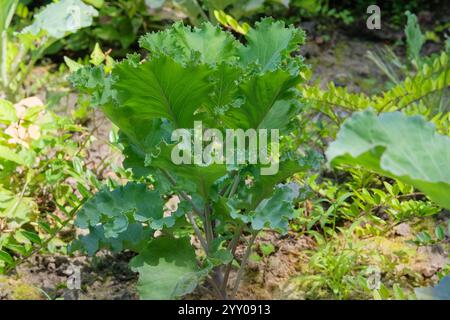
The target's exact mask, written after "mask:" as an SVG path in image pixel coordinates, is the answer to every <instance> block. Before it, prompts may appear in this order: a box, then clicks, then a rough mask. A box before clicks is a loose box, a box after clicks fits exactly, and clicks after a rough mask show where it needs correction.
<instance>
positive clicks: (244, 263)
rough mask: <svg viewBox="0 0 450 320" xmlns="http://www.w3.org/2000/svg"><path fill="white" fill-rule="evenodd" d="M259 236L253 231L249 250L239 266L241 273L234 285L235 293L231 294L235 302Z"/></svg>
mask: <svg viewBox="0 0 450 320" xmlns="http://www.w3.org/2000/svg"><path fill="white" fill-rule="evenodd" d="M257 235H258V231H253V234H252V237H251V239H250V241H249V243H248V246H247V250H246V251H245V254H244V257H243V258H242V261H241V265H240V266H239V271H238V274H237V277H236V281H235V283H234V289H233V293H232V294H231V300H234V298H235V297H236V293H237V291H238V289H239V284H240V283H241V280H242V276H243V275H244V271H245V266H246V265H247V262H248V258H249V257H250V254H251V253H252V246H253V243H255V240H256V237H257Z"/></svg>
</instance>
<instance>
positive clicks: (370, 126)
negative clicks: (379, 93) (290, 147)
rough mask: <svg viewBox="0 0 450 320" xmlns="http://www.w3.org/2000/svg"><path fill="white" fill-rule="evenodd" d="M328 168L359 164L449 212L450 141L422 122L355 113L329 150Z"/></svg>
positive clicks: (394, 115)
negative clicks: (426, 196)
mask: <svg viewBox="0 0 450 320" xmlns="http://www.w3.org/2000/svg"><path fill="white" fill-rule="evenodd" d="M327 158H328V160H329V162H330V163H331V164H332V165H340V164H346V165H351V166H355V165H361V166H363V167H365V168H367V169H369V170H373V171H375V172H378V173H380V174H383V175H386V176H389V177H392V178H395V179H398V180H400V181H402V182H404V183H408V184H411V185H413V186H415V187H416V188H418V189H420V190H422V191H423V192H424V193H426V194H427V195H428V196H429V197H430V198H431V199H432V200H433V201H435V202H436V203H438V204H439V205H441V206H443V207H445V208H447V209H450V197H449V196H448V195H449V194H450V166H449V165H448V163H450V138H449V137H446V136H442V135H439V134H437V133H436V131H435V128H434V125H432V124H431V123H427V122H426V121H425V120H424V119H423V118H422V117H420V116H414V117H407V116H405V115H403V114H402V113H400V112H394V113H385V114H382V115H380V116H376V115H375V113H374V112H373V111H372V110H366V111H364V112H360V113H356V114H354V115H353V116H352V118H350V119H348V120H347V121H346V122H345V123H344V125H343V126H342V128H341V130H340V132H339V133H338V136H337V140H336V141H335V142H333V143H332V144H331V145H330V147H329V148H328V150H327Z"/></svg>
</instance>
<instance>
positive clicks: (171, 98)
mask: <svg viewBox="0 0 450 320" xmlns="http://www.w3.org/2000/svg"><path fill="white" fill-rule="evenodd" d="M209 75H210V71H209V70H208V69H207V68H206V67H203V66H189V67H183V66H182V65H180V64H179V63H177V62H175V61H174V60H173V59H172V58H169V57H166V56H161V57H159V58H155V59H152V60H151V61H147V62H144V63H142V64H140V65H137V66H136V65H133V64H131V63H129V62H127V61H126V62H122V63H120V64H118V65H117V66H116V67H115V68H114V70H113V76H115V77H117V80H116V81H115V83H114V84H113V88H114V89H116V90H117V92H118V99H119V101H120V104H121V108H128V111H129V114H131V115H132V116H133V117H136V118H140V119H142V120H153V119H158V118H166V119H168V120H170V121H172V122H173V124H174V126H175V127H176V128H192V127H193V123H194V114H195V111H196V110H197V109H199V108H200V107H201V106H202V104H204V103H205V101H206V99H207V97H208V93H209V92H210V90H211V85H210V83H209V81H208V76H209Z"/></svg>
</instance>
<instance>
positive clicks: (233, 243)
mask: <svg viewBox="0 0 450 320" xmlns="http://www.w3.org/2000/svg"><path fill="white" fill-rule="evenodd" d="M242 231H244V226H243V225H242V226H239V227H238V228H237V229H236V231H235V232H234V235H233V239H231V242H230V244H229V245H228V250H231V255H232V256H233V259H234V255H235V254H236V249H237V246H238V244H239V238H240V237H241V234H242ZM232 268H233V260H232V261H230V263H228V265H227V267H226V270H225V275H224V277H223V282H222V287H221V289H222V291H226V289H227V285H228V279H229V277H230V273H231V269H232Z"/></svg>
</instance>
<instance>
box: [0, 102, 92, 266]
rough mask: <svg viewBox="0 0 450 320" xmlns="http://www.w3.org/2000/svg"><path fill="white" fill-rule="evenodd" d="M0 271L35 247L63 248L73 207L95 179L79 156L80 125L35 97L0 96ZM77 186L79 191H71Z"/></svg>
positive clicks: (29, 254)
mask: <svg viewBox="0 0 450 320" xmlns="http://www.w3.org/2000/svg"><path fill="white" fill-rule="evenodd" d="M0 128H2V133H1V134H0V231H1V234H0V273H5V272H8V271H10V270H12V269H13V268H14V267H15V266H17V265H18V264H20V263H21V262H23V261H24V260H25V259H26V258H28V257H29V256H31V255H33V254H34V253H36V252H39V251H41V250H42V251H48V252H65V248H66V246H65V244H66V242H67V241H68V240H70V237H69V239H64V238H61V237H60V236H61V234H60V231H62V230H64V231H68V230H70V226H71V224H72V223H73V220H74V216H75V212H76V211H77V209H78V208H79V206H80V204H81V203H82V202H83V200H80V198H81V199H82V198H86V197H89V196H90V189H93V188H94V185H96V186H99V182H98V181H97V179H96V178H95V176H94V174H93V173H92V172H90V171H88V170H86V168H85V165H84V163H83V161H82V157H83V155H84V152H85V148H84V146H85V145H86V144H87V143H88V142H89V141H86V142H84V141H81V142H76V140H71V139H74V137H75V135H84V134H85V130H84V129H83V128H82V127H80V126H78V125H76V124H74V123H73V122H71V120H69V119H67V118H64V117H61V116H57V115H56V114H54V113H52V112H51V111H49V110H48V109H47V108H46V107H45V106H44V104H43V103H42V102H41V101H40V100H39V99H38V98H37V97H30V98H27V99H24V100H21V101H19V102H18V103H16V104H13V103H11V102H9V101H7V100H1V99H0ZM75 190H78V192H79V193H80V194H78V195H77V194H76V193H75V192H74V191H75Z"/></svg>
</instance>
